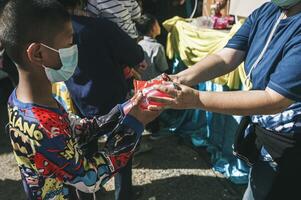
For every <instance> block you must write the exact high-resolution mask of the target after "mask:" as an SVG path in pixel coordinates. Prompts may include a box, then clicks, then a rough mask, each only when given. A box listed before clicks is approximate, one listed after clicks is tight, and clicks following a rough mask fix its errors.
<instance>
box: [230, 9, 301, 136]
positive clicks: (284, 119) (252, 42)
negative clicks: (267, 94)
mask: <svg viewBox="0 0 301 200" xmlns="http://www.w3.org/2000/svg"><path fill="white" fill-rule="evenodd" d="M281 12H282V10H281V9H280V8H279V7H277V6H276V5H275V4H273V3H266V4H264V5H263V6H261V7H260V8H259V9H257V10H256V11H254V12H253V13H252V14H251V15H250V16H249V17H248V19H247V20H246V22H245V23H244V24H243V26H242V27H241V28H240V30H239V31H238V32H237V33H236V35H234V36H233V38H232V39H231V40H230V41H229V42H228V44H227V45H226V47H228V48H233V49H238V50H243V51H245V52H246V58H245V71H246V73H248V72H249V71H250V68H251V67H252V65H253V63H254V62H255V61H256V59H257V58H258V56H259V54H260V53H261V51H262V49H263V48H264V46H265V44H266V42H267V40H268V37H269V35H270V33H271V31H272V28H273V26H274V24H275V23H276V21H277V19H278V18H279V16H280V14H281ZM251 80H252V84H253V89H254V90H264V89H266V88H267V87H268V88H270V89H272V90H274V91H276V92H277V93H279V94H281V95H283V96H285V97H287V98H289V99H291V100H294V101H295V103H294V104H293V105H292V106H290V107H289V108H288V109H287V110H286V111H284V112H282V113H279V114H276V115H263V116H262V115H260V116H258V115H257V116H253V122H256V123H259V124H260V125H261V126H262V127H264V128H267V129H269V130H272V131H276V132H287V133H295V132H297V133H299V132H301V13H298V14H296V15H294V16H291V17H288V18H286V19H282V20H281V21H280V24H279V25H278V27H277V30H276V32H275V34H274V36H273V38H272V41H271V43H270V44H269V46H268V49H267V51H266V52H265V54H264V56H263V58H262V59H261V61H260V62H259V64H258V65H257V67H256V68H255V69H254V70H253V72H252V75H251Z"/></svg>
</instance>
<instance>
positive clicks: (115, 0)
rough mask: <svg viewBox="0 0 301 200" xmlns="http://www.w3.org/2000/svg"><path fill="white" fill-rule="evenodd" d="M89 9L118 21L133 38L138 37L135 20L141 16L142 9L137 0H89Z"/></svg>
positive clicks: (98, 14)
mask: <svg viewBox="0 0 301 200" xmlns="http://www.w3.org/2000/svg"><path fill="white" fill-rule="evenodd" d="M87 10H88V11H89V12H91V13H93V14H94V15H96V16H98V17H100V16H101V17H104V18H107V19H109V20H110V21H112V22H114V23H116V24H117V25H118V26H119V27H120V28H121V29H122V30H124V31H125V32H126V33H127V34H128V35H129V36H130V37H131V38H137V37H138V33H137V30H136V26H135V23H134V22H133V20H135V19H138V18H139V17H140V16H141V9H140V6H139V4H138V3H137V1H136V0H88V5H87Z"/></svg>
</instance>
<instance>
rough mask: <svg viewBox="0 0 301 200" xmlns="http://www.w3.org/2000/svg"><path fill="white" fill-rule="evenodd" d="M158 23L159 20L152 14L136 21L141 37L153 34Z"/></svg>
mask: <svg viewBox="0 0 301 200" xmlns="http://www.w3.org/2000/svg"><path fill="white" fill-rule="evenodd" d="M156 21H157V19H156V18H155V17H154V16H152V15H150V14H144V15H142V16H141V17H140V18H139V19H138V20H137V21H136V27H137V30H138V33H139V35H141V36H145V35H148V34H149V33H150V32H151V30H152V28H153V26H154V25H155V23H156Z"/></svg>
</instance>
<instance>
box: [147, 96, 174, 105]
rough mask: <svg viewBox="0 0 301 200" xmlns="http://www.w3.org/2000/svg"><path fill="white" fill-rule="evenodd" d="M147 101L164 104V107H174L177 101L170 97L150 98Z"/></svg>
mask: <svg viewBox="0 0 301 200" xmlns="http://www.w3.org/2000/svg"><path fill="white" fill-rule="evenodd" d="M147 99H148V100H149V101H153V102H156V103H162V104H164V106H169V105H173V104H175V103H176V100H175V99H172V98H168V97H148V98H147Z"/></svg>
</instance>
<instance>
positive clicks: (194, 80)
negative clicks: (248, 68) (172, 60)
mask: <svg viewBox="0 0 301 200" xmlns="http://www.w3.org/2000/svg"><path fill="white" fill-rule="evenodd" d="M244 57H245V53H244V52H243V51H238V50H235V49H229V48H225V49H222V50H221V51H220V52H218V53H216V54H212V55H209V56H207V57H206V58H204V59H203V60H201V61H200V62H198V63H197V64H195V65H194V66H192V67H190V68H188V69H187V70H184V71H182V72H180V73H178V74H177V75H176V77H177V79H178V81H179V82H180V83H181V84H184V85H188V86H194V85H196V84H198V83H200V82H204V81H208V80H212V79H214V78H216V77H219V76H222V75H225V74H227V73H230V72H231V71H233V70H234V69H235V68H236V67H237V66H239V64H241V63H242V62H243V60H244Z"/></svg>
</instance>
